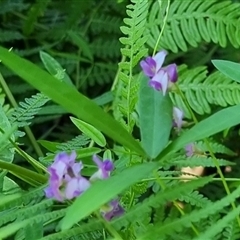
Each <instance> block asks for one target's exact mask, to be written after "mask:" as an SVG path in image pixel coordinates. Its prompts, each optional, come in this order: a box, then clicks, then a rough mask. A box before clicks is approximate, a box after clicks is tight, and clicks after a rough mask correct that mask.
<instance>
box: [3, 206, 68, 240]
mask: <svg viewBox="0 0 240 240" xmlns="http://www.w3.org/2000/svg"><path fill="white" fill-rule="evenodd" d="M65 214H66V209H61V210H56V211H52V212H49V213H42V214H38V215H36V216H34V217H30V218H27V219H24V220H22V219H21V220H20V221H16V222H14V223H11V224H9V225H7V226H5V227H2V228H1V232H0V238H6V237H7V236H9V235H10V234H9V233H11V234H13V233H15V232H16V231H18V230H19V229H21V228H23V227H25V226H27V225H28V224H33V223H39V222H42V223H43V224H44V223H47V222H48V221H54V220H57V219H59V218H61V217H63V216H64V215H65Z"/></svg>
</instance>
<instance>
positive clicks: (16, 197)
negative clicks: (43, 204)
mask: <svg viewBox="0 0 240 240" xmlns="http://www.w3.org/2000/svg"><path fill="white" fill-rule="evenodd" d="M44 187H45V186H42V187H40V188H37V189H34V190H32V191H30V192H28V193H17V194H13V195H5V196H4V197H3V196H1V202H0V211H4V210H6V209H10V208H13V207H18V206H23V205H27V204H28V203H29V202H30V201H38V200H39V199H41V198H42V197H43V196H44V193H43V188H44Z"/></svg>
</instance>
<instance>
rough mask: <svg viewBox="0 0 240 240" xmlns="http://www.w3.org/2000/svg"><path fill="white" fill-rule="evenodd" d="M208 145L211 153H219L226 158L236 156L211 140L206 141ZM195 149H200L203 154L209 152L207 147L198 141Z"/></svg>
mask: <svg viewBox="0 0 240 240" xmlns="http://www.w3.org/2000/svg"><path fill="white" fill-rule="evenodd" d="M208 144H209V146H210V148H211V150H212V151H213V153H221V154H226V155H228V156H236V155H237V154H236V153H235V152H233V151H232V150H231V149H229V148H227V147H226V146H224V145H222V144H220V143H217V142H214V141H212V140H210V141H208ZM196 147H197V148H198V149H201V150H202V151H204V152H207V151H208V150H209V147H208V146H206V144H205V143H204V142H203V141H199V142H197V143H196Z"/></svg>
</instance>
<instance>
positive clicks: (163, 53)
mask: <svg viewBox="0 0 240 240" xmlns="http://www.w3.org/2000/svg"><path fill="white" fill-rule="evenodd" d="M167 54H168V52H167V51H166V50H162V51H160V52H158V53H157V54H156V55H155V56H154V57H153V59H154V60H155V62H156V73H157V72H158V71H159V70H160V69H161V67H162V65H163V62H164V61H165V57H166V56H167Z"/></svg>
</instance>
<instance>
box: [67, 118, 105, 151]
mask: <svg viewBox="0 0 240 240" xmlns="http://www.w3.org/2000/svg"><path fill="white" fill-rule="evenodd" d="M70 119H71V121H72V122H73V124H74V125H75V126H76V127H77V128H78V129H79V130H80V131H82V132H83V133H84V134H85V135H86V136H88V137H90V138H91V139H92V140H93V141H94V142H95V143H97V144H98V145H99V146H101V147H104V146H106V139H105V137H104V136H103V134H102V133H101V132H100V131H98V130H97V129H96V128H95V127H93V126H91V125H90V124H88V123H85V122H83V121H81V120H79V119H77V118H74V117H70Z"/></svg>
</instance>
